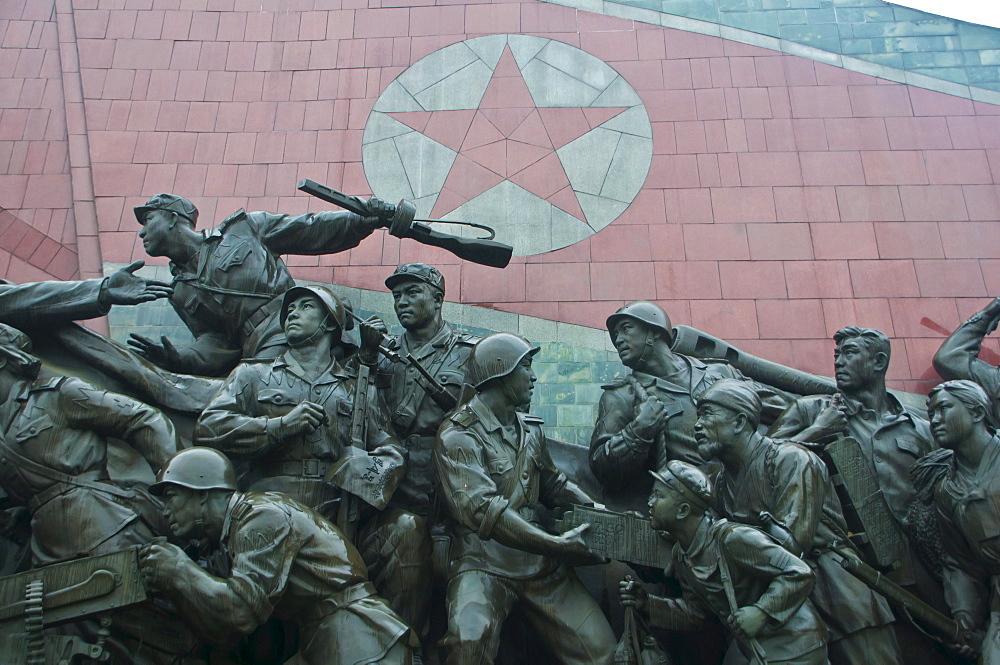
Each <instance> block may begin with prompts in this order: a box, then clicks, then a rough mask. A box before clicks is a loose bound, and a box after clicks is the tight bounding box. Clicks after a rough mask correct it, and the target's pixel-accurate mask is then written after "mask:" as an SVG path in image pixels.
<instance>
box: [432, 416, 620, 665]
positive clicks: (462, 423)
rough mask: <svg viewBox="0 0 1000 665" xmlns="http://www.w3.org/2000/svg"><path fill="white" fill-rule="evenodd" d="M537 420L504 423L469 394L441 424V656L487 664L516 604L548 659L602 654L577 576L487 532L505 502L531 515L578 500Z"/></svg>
mask: <svg viewBox="0 0 1000 665" xmlns="http://www.w3.org/2000/svg"><path fill="white" fill-rule="evenodd" d="M544 441H545V437H544V435H543V434H542V430H541V420H540V419H539V418H536V417H534V416H530V415H527V414H523V413H518V414H517V419H516V421H515V424H514V426H513V427H511V428H505V427H503V426H502V425H501V424H500V423H499V421H497V419H496V417H495V416H494V415H493V412H492V411H491V410H490V408H489V407H488V406H487V405H486V404H485V403H484V402H483V401H482V400H481V399H480V398H479V397H478V396H476V397H474V398H473V399H472V400H471V401H470V402H469V403H467V404H466V405H464V406H463V407H462V408H460V409H459V410H458V411H456V412H455V413H454V414H452V415H450V416H449V417H448V418H447V419H446V420H445V422H444V423H443V424H442V426H441V430H440V433H439V435H438V442H437V446H436V448H435V450H434V463H435V466H436V468H437V471H438V476H439V478H440V482H441V495H442V496H443V497H444V498H445V499H446V501H447V505H448V508H449V511H450V515H451V522H450V527H451V532H452V538H453V540H452V544H451V554H450V557H449V570H448V578H449V583H448V633H447V635H446V636H445V638H444V639H443V640H442V642H441V644H442V646H443V647H444V649H445V652H446V654H447V657H446V661H445V662H446V663H447V664H448V665H480V664H484V665H489V664H490V663H492V662H493V659H494V658H495V657H496V653H497V649H498V647H499V639H500V628H501V625H502V624H503V622H504V620H505V619H506V618H507V615H508V614H509V613H510V610H511V608H512V607H513V606H514V604H515V603H520V604H521V606H522V607H523V609H524V614H525V616H526V618H527V620H528V622H529V623H530V624H532V626H533V627H534V629H535V632H536V634H537V635H538V636H539V638H540V639H541V640H542V641H543V642H545V643H546V644H547V645H548V646H549V647H550V650H551V652H552V654H553V656H554V657H555V658H557V659H558V661H559V662H561V663H565V664H576V663H579V664H580V665H583V664H585V663H586V664H587V665H602V664H609V663H610V662H611V658H612V654H613V650H614V646H615V639H614V634H613V633H612V632H611V627H610V626H609V625H608V622H607V620H606V619H605V618H604V615H603V614H602V613H601V610H600V609H599V608H598V606H597V604H596V603H595V602H594V600H593V598H591V597H590V595H589V594H588V593H587V591H586V590H585V589H584V588H583V585H582V584H581V583H580V581H579V580H578V579H577V577H576V575H575V574H574V573H573V572H572V571H570V570H568V569H566V567H565V566H563V565H562V564H560V562H559V561H558V560H557V559H555V558H553V557H551V556H545V555H542V554H533V553H531V552H525V551H523V550H519V549H516V548H513V547H509V546H507V545H503V544H501V543H499V542H497V541H496V540H493V539H492V538H491V535H492V533H493V530H494V528H495V526H496V524H497V521H498V520H499V519H500V518H501V516H502V515H503V513H504V511H507V510H514V511H517V512H518V513H519V514H520V515H521V517H523V518H524V519H525V520H527V521H529V522H531V523H534V524H536V525H537V524H538V514H537V506H538V504H539V503H542V504H544V505H546V506H549V507H552V506H556V505H565V504H567V503H569V502H572V501H575V500H578V499H577V498H576V496H575V494H574V495H573V496H570V495H569V494H570V493H567V482H568V481H567V479H566V476H565V475H563V474H562V473H561V472H559V470H558V469H556V467H555V465H554V464H553V463H552V459H551V458H550V457H549V454H548V452H547V451H546V449H545V443H544Z"/></svg>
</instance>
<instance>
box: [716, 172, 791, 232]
mask: <svg viewBox="0 0 1000 665" xmlns="http://www.w3.org/2000/svg"><path fill="white" fill-rule="evenodd" d="M741 156H742V155H741ZM741 166H742V164H741ZM767 166H768V165H767V163H766V161H765V162H763V166H762V167H761V168H762V169H766V168H767ZM745 171H746V170H745V169H742V170H741V174H742V175H741V178H742V179H743V182H746V177H747V176H746V175H745ZM711 192H712V210H713V213H714V220H715V222H716V223H719V224H733V223H748V222H750V223H756V222H774V221H776V216H775V209H774V196H773V195H772V193H771V188H770V187H731V188H712V189H711Z"/></svg>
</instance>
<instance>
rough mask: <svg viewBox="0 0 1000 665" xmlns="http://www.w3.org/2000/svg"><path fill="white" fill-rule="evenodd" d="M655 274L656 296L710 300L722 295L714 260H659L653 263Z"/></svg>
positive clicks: (717, 268)
mask: <svg viewBox="0 0 1000 665" xmlns="http://www.w3.org/2000/svg"><path fill="white" fill-rule="evenodd" d="M655 276H656V295H657V297H658V298H666V299H671V300H688V299H704V300H711V299H718V298H720V297H721V296H722V289H721V283H720V280H719V264H718V263H717V262H715V261H660V262H658V263H656V264H655Z"/></svg>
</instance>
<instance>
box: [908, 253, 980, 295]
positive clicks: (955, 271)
mask: <svg viewBox="0 0 1000 665" xmlns="http://www.w3.org/2000/svg"><path fill="white" fill-rule="evenodd" d="M913 267H914V269H915V270H916V272H917V283H918V284H920V295H921V296H924V297H928V298H937V297H947V296H986V295H989V294H988V293H987V291H986V285H985V282H984V281H983V271H982V268H981V266H980V265H979V261H978V260H976V259H966V260H959V261H956V260H947V259H935V260H930V259H928V260H918V261H914V262H913Z"/></svg>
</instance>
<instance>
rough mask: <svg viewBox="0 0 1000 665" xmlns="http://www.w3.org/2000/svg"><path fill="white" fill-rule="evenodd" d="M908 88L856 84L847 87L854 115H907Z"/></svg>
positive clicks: (880, 116) (909, 113) (882, 116)
mask: <svg viewBox="0 0 1000 665" xmlns="http://www.w3.org/2000/svg"><path fill="white" fill-rule="evenodd" d="M909 90H910V88H909V87H907V86H902V85H897V86H891V85H856V86H849V87H848V94H849V95H850V98H851V109H852V110H853V112H854V116H855V117H876V118H884V117H886V116H909V115H913V111H912V108H911V106H910V96H909Z"/></svg>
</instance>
